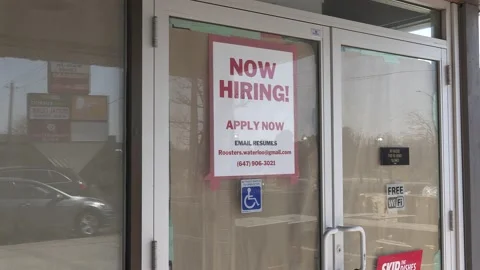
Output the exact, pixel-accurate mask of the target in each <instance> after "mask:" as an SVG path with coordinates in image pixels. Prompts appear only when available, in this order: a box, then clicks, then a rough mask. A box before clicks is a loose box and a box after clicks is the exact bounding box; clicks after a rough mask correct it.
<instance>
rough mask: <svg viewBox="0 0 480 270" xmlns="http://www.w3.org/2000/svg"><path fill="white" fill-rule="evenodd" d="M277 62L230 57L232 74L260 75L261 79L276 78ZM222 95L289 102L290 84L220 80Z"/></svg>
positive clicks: (223, 96) (250, 76)
mask: <svg viewBox="0 0 480 270" xmlns="http://www.w3.org/2000/svg"><path fill="white" fill-rule="evenodd" d="M276 67H277V64H276V63H270V62H267V61H254V60H250V59H248V60H244V59H235V58H230V75H231V76H238V77H243V76H247V77H249V78H254V77H258V79H259V80H262V79H263V80H266V79H274V77H275V69H276ZM219 83H220V85H219V87H220V88H219V89H220V93H219V94H220V97H221V98H233V99H247V100H266V101H277V102H289V101H290V98H289V95H290V86H288V85H280V84H271V83H260V82H254V83H252V82H245V81H238V80H220V82H219Z"/></svg>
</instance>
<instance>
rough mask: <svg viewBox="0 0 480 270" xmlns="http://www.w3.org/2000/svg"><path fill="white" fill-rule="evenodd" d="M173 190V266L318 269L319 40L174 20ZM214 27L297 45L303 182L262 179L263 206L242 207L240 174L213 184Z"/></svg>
mask: <svg viewBox="0 0 480 270" xmlns="http://www.w3.org/2000/svg"><path fill="white" fill-rule="evenodd" d="M171 23H172V25H174V26H181V27H172V28H171V29H170V59H171V61H170V161H171V162H170V164H171V167H170V175H171V178H170V183H171V184H170V186H171V190H170V194H171V206H170V207H171V212H170V213H171V228H170V232H171V241H172V242H171V250H170V260H171V263H172V266H173V269H175V270H190V269H204V270H212V269H215V270H226V269H232V270H233V269H305V270H307V269H315V268H316V267H317V266H316V264H317V256H316V254H317V252H318V251H317V246H318V244H319V243H318V239H319V235H318V213H319V211H318V209H319V208H318V207H319V206H318V204H319V201H318V175H319V171H318V170H319V168H318V151H319V149H318V132H317V126H316V120H317V118H316V115H317V112H318V107H317V76H316V74H318V70H317V64H316V63H317V56H316V53H315V52H316V51H317V45H316V44H315V43H310V42H306V41H302V40H296V39H292V38H285V37H281V36H276V35H270V34H263V33H258V32H253V31H245V30H239V29H234V28H228V27H222V26H213V25H207V24H204V23H196V22H191V21H182V20H177V19H172V20H171ZM193 29H209V30H211V31H212V32H215V34H225V35H227V33H228V34H230V35H232V36H241V37H243V38H248V39H259V40H262V41H266V42H271V43H272V44H292V45H294V46H295V47H296V49H297V55H298V61H297V63H296V64H297V70H296V76H297V82H298V85H297V87H298V88H297V100H298V101H297V102H298V104H301V106H298V117H297V137H296V138H295V141H296V145H297V147H298V151H299V166H300V168H299V169H300V181H299V183H297V184H291V183H290V179H289V178H282V177H269V178H268V179H267V178H262V180H263V184H264V187H263V190H264V194H263V211H262V212H261V213H251V214H241V211H240V204H239V202H240V197H239V196H240V180H224V181H221V182H220V187H219V188H218V189H216V190H212V189H211V187H210V183H209V182H208V181H205V179H204V178H205V176H206V175H207V174H208V172H209V160H210V143H211V141H210V132H209V125H210V118H209V110H210V104H209V95H208V93H209V92H208V91H209V85H208V81H209V73H208V69H207V68H206V67H208V57H209V56H208V34H207V33H205V32H196V31H192V30H193Z"/></svg>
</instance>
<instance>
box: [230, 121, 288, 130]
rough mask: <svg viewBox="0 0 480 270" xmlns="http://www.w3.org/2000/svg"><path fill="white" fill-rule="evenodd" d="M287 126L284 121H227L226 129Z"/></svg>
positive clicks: (268, 128) (278, 128)
mask: <svg viewBox="0 0 480 270" xmlns="http://www.w3.org/2000/svg"><path fill="white" fill-rule="evenodd" d="M284 127H285V123H283V122H266V121H262V122H260V121H237V120H229V121H227V126H226V129H232V130H234V129H241V130H260V129H261V130H280V131H282V130H283V129H284Z"/></svg>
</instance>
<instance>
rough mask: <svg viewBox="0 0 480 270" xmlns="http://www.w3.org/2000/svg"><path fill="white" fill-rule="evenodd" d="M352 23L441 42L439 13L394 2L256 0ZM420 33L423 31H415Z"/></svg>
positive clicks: (389, 0) (384, 0)
mask: <svg viewBox="0 0 480 270" xmlns="http://www.w3.org/2000/svg"><path fill="white" fill-rule="evenodd" d="M256 1H260V2H266V3H270V4H275V5H280V6H285V7H289V8H294V9H300V10H304V11H309V12H314V13H319V14H324V15H328V16H332V17H337V18H342V19H347V20H351V21H356V22H361V23H366V24H371V25H377V26H381V27H386V28H392V29H396V30H400V31H403V32H410V33H413V34H417V35H422V36H427V37H435V38H442V33H441V29H442V28H441V12H440V11H438V10H432V9H428V8H425V7H421V6H417V5H412V4H409V3H405V2H403V1H397V0H256ZM418 30H422V31H418Z"/></svg>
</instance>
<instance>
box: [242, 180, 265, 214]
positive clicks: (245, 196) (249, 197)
mask: <svg viewBox="0 0 480 270" xmlns="http://www.w3.org/2000/svg"><path fill="white" fill-rule="evenodd" d="M255 184H256V183H255ZM255 184H253V185H252V184H250V185H247V186H243V185H242V196H241V199H242V201H241V204H242V213H253V212H261V211H262V186H261V182H260V183H259V184H258V185H255Z"/></svg>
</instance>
